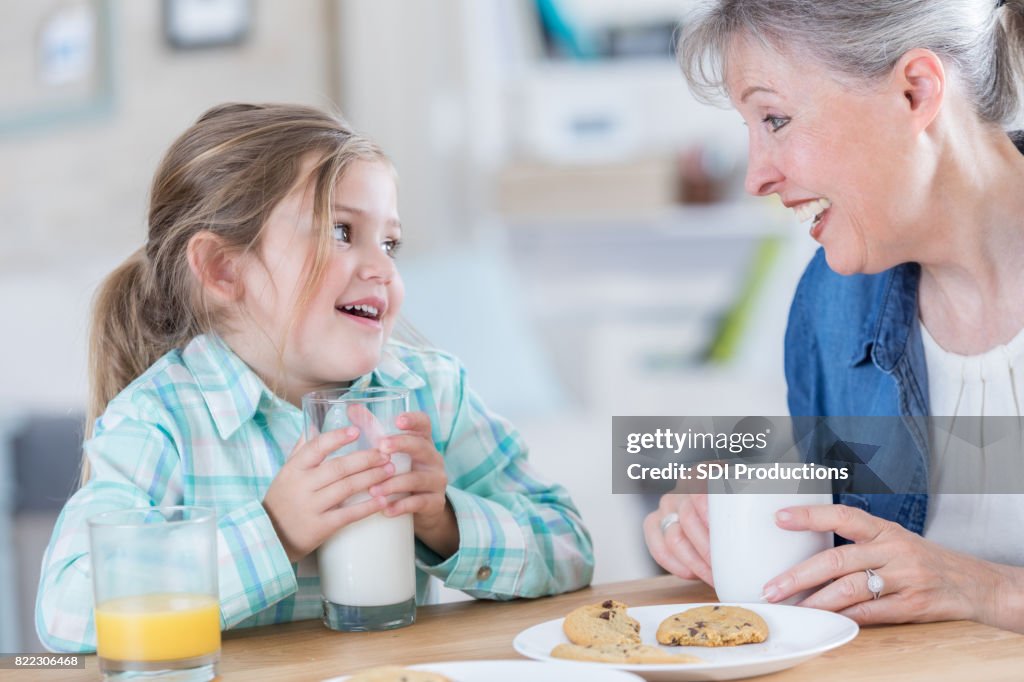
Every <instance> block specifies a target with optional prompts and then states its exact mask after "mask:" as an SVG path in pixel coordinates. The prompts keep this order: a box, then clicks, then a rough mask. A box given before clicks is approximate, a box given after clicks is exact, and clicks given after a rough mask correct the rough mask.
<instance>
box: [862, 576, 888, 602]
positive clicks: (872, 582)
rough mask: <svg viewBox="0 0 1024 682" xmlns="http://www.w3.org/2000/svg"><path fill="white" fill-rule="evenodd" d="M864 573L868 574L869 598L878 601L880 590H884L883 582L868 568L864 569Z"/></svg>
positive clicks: (880, 594)
mask: <svg viewBox="0 0 1024 682" xmlns="http://www.w3.org/2000/svg"><path fill="white" fill-rule="evenodd" d="M864 572H865V573H867V574H868V591H869V592H870V593H871V598H872V599H878V598H879V597H881V596H882V590H884V589H885V581H884V580H882V576H880V575H878V574H877V573H875V572H874V571H872V570H871V569H870V568H866V569H864Z"/></svg>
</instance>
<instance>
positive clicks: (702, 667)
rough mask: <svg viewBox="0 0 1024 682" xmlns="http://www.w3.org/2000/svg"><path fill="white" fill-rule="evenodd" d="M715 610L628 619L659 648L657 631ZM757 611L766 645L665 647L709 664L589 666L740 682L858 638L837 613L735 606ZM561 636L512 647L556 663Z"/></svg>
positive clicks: (558, 625) (540, 636)
mask: <svg viewBox="0 0 1024 682" xmlns="http://www.w3.org/2000/svg"><path fill="white" fill-rule="evenodd" d="M717 605H718V604H717V603H712V604H661V605H658V606H639V607H636V608H631V609H629V615H631V616H632V617H633V618H636V619H637V620H638V621H639V622H640V636H641V637H642V638H643V641H644V643H645V644H654V645H657V641H656V640H655V639H654V634H655V633H656V632H657V631H658V625H660V624H661V622H662V621H663V620H665V619H666V618H668V617H669V616H671V615H674V614H676V613H679V612H681V611H685V610H687V609H692V608H696V607H698V606H717ZM736 606H742V607H744V608H747V609H750V610H751V611H755V612H757V613H758V615H760V616H761V617H762V618H764V620H765V622H767V623H768V631H769V634H768V639H767V641H765V642H762V643H761V644H744V645H742V646H733V647H701V646H672V647H661V648H662V649H664V650H665V651H669V652H672V653H681V654H691V655H693V656H699V657H700V658H702V659H704V660H705V661H706V663H690V664H680V665H661V664H659V665H641V664H624V665H619V664H611V663H600V664H588V666H593V665H600V666H601V667H603V668H611V669H617V670H629V671H632V672H635V673H637V674H638V675H640V676H642V677H644V678H645V679H647V680H672V682H684V681H686V680H737V679H740V678H743V677H752V676H754V675H766V674H768V673H772V672H775V671H776V670H785V669H786V668H791V667H793V666H794V665H797V664H798V663H803V662H804V661H806V660H807V659H809V658H814V657H815V656H818V655H820V654H823V653H825V652H826V651H828V650H829V649H835V648H836V647H838V646H842V645H843V644H846V643H847V642H849V641H850V640H851V639H853V638H854V637H856V636H857V632H858V631H859V630H860V628H858V627H857V624H856V623H855V622H853V621H852V620H850V619H849V618H847V617H846V616H840V615H839V614H837V613H832V612H830V611H819V610H818V609H807V608H799V607H796V606H782V605H779V604H736ZM568 641H569V640H568V639H567V638H566V636H565V633H564V632H562V619H561V618H559V619H557V620H549V621H547V622H546V623H541V624H539V625H534V626H533V627H531V628H527V629H526V630H523V631H522V632H520V633H519V634H518V635H516V638H515V641H513V642H512V646H513V647H514V648H515V650H516V651H518V652H519V653H521V654H522V655H523V656H526V657H527V658H533V659H536V660H539V661H552V660H559V659H553V658H551V655H550V654H551V650H552V649H553V648H554V647H555V645H557V644H561V643H563V642H568Z"/></svg>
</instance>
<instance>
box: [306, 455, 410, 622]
mask: <svg viewBox="0 0 1024 682" xmlns="http://www.w3.org/2000/svg"><path fill="white" fill-rule="evenodd" d="M391 462H392V464H394V466H395V473H394V475H395V476H398V475H400V474H403V473H406V472H408V471H409V470H410V469H411V462H410V461H409V455H405V454H401V453H395V454H393V455H392V456H391ZM402 497H404V495H391V496H390V497H388V503H391V502H394V501H396V500H398V499H401V498H402ZM368 499H370V496H369V495H367V494H366V493H358V494H356V495H353V496H352V497H350V498H348V499H347V500H345V503H344V505H343V506H349V505H353V504H358V503H360V502H362V501H364V500H368ZM415 542H416V538H415V535H414V534H413V525H412V514H402V515H401V516H396V517H388V516H384V515H383V514H381V513H380V512H377V513H376V514H373V515H371V516H368V517H366V518H365V519H362V520H360V521H356V522H355V523H351V524H349V525H347V526H345V527H344V528H342V529H341V530H339V531H338V532H337V533H335V534H334V535H332V536H331V537H329V538H328V539H327V540H326V541H325V542H324V543H323V544H322V545H320V548H319V549H318V550H317V565H318V567H319V570H320V593H321V594H322V595H323V596H324V598H325V599H327V601H329V602H331V603H333V604H341V605H344V606H388V605H390V604H399V603H401V602H404V601H409V600H410V599H413V598H414V597H415V596H416V551H415V547H416V545H415Z"/></svg>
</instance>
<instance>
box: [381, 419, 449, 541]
mask: <svg viewBox="0 0 1024 682" xmlns="http://www.w3.org/2000/svg"><path fill="white" fill-rule="evenodd" d="M395 425H396V426H398V428H400V429H402V430H403V433H400V434H397V435H394V436H388V437H386V438H383V439H382V440H381V441H380V444H379V446H378V447H379V448H380V451H381V452H384V453H386V454H391V453H404V454H407V455H409V459H410V460H411V463H412V467H411V469H410V471H409V472H408V473H404V474H398V475H397V476H393V477H392V478H390V479H388V480H387V481H384V482H383V483H379V484H377V485H375V486H373V487H372V488H370V494H371V495H373V496H374V497H375V498H380V499H381V500H382V501H384V500H385V498H387V497H388V496H389V495H395V494H401V493H408V494H407V495H406V496H405V497H402V498H401V499H398V500H395V501H393V502H389V503H387V507H386V508H385V509H384V514H385V515H387V516H398V515H400V514H410V513H411V514H412V515H413V526H414V528H415V530H416V536H417V537H418V538H419V539H420V541H422V542H423V543H424V544H425V545H427V546H428V547H430V548H431V549H432V550H434V551H435V552H437V553H438V555H440V556H442V557H445V558H447V557H449V556H451V555H452V554H454V553H455V552H456V551H457V550H458V549H459V526H458V523H457V522H456V520H455V512H454V510H452V506H451V504H449V503H448V498H447V496H446V495H445V489H446V488H447V487H448V474H447V472H445V469H444V458H443V457H442V456H441V453H440V452H438V451H437V448H435V447H434V441H433V439H432V438H431V429H430V417H428V416H427V415H426V414H424V413H423V412H406V413H404V414H401V415H399V416H398V418H397V419H396V420H395Z"/></svg>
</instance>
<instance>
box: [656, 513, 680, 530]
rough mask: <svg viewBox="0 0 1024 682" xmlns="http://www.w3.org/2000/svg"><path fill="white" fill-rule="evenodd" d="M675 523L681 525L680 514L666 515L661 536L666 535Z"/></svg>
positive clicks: (662, 522) (662, 521)
mask: <svg viewBox="0 0 1024 682" xmlns="http://www.w3.org/2000/svg"><path fill="white" fill-rule="evenodd" d="M673 523H679V514H676V513H675V512H672V513H671V514H665V518H663V519H662V520H661V524H660V525H661V534H662V535H664V534H665V531H666V530H668V527H669V526H671V525H672V524H673Z"/></svg>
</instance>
